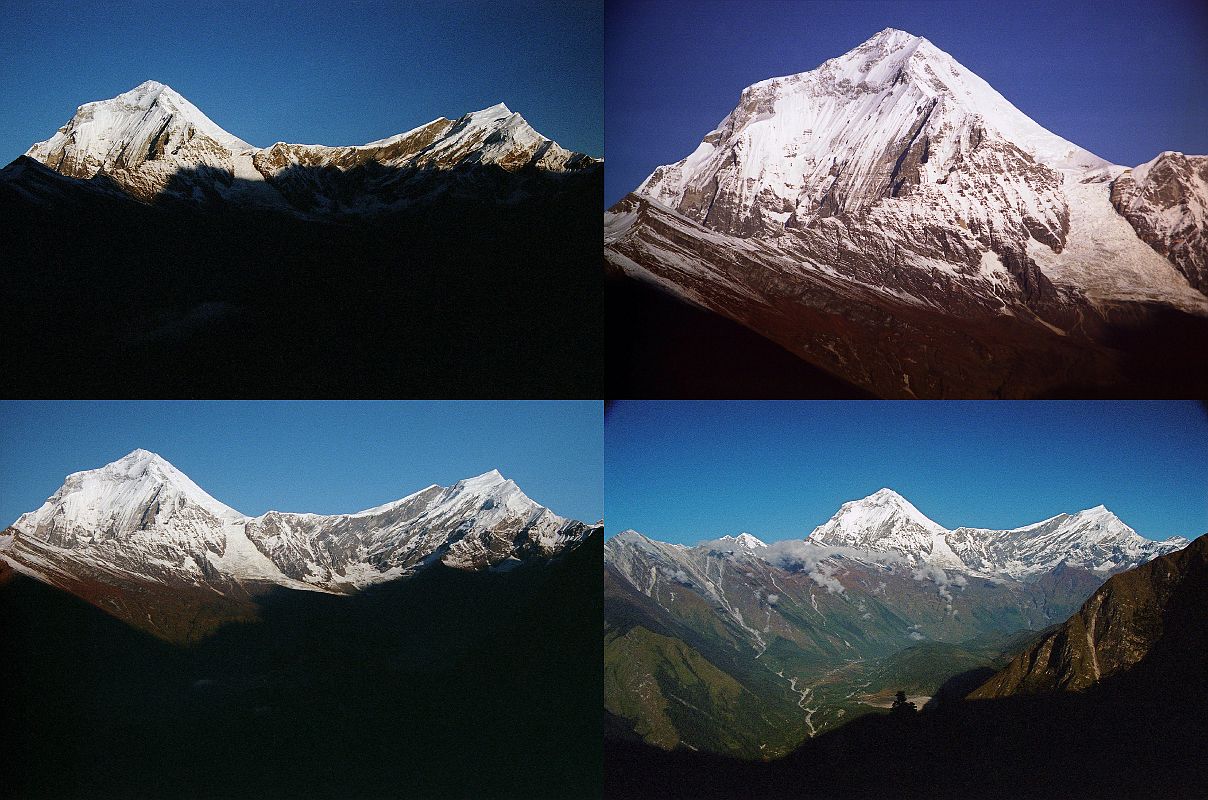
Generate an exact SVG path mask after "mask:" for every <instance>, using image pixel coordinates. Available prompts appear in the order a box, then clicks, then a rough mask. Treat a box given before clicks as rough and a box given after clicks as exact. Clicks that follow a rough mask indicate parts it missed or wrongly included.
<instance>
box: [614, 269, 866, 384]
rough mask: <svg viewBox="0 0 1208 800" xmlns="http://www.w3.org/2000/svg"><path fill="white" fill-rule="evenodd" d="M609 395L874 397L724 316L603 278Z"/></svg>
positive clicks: (638, 286)
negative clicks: (607, 321) (606, 324)
mask: <svg viewBox="0 0 1208 800" xmlns="http://www.w3.org/2000/svg"><path fill="white" fill-rule="evenodd" d="M605 296H606V307H607V308H606V314H607V318H608V320H609V324H608V326H607V336H608V345H607V353H608V360H607V387H608V395H609V396H610V397H696V398H718V399H734V398H763V399H769V398H785V399H787V398H798V397H811V398H815V399H824V398H833V399H844V400H854V399H865V398H871V397H872V395H870V394H869V393H868V392H866V391H864V390H863V389H860V388H859V387H857V386H855V385H854V384H851V383H848V382H847V381H844V380H842V379H841V378H838V377H836V376H834V375H832V374H830V373H829V372H827V371H826V370H824V369H822V368H821V367H816V366H814V365H813V364H811V363H809V362H808V361H805V360H804V359H801V358H798V357H797V356H795V355H793V354H792V353H790V352H789V351H788V350H785V349H784V348H782V347H781V346H780V345H778V344H776V343H775V342H773V341H771V340H770V339H766V338H764V337H763V336H760V335H759V334H758V333H755V332H754V331H752V330H751V329H749V328H747V327H745V326H743V325H740V324H739V323H737V322H733V321H731V320H729V319H727V318H725V317H723V316H721V315H719V314H714V313H713V312H711V311H706V310H705V309H702V308H698V307H696V306H692V305H690V304H688V303H686V302H684V301H682V300H679V299H678V298H675V297H672V296H671V295H669V294H667V293H665V292H661V291H659V290H657V289H653V288H651V287H649V286H647V285H645V284H643V283H640V282H638V281H634V280H631V279H627V278H620V277H616V276H609V277H608V278H607V279H606V280H605Z"/></svg>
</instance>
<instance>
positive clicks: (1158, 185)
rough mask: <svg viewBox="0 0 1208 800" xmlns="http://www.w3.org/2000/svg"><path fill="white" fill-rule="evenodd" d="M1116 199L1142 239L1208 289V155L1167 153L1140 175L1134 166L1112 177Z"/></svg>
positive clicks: (1193, 282) (1192, 281)
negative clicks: (1206, 225) (1137, 177)
mask: <svg viewBox="0 0 1208 800" xmlns="http://www.w3.org/2000/svg"><path fill="white" fill-rule="evenodd" d="M1137 169H1138V170H1142V168H1141V167H1138V168H1137ZM1111 201H1112V205H1113V206H1114V207H1115V209H1116V210H1117V211H1119V212H1120V214H1121V215H1122V216H1123V217H1124V218H1125V219H1127V220H1128V221H1129V223H1130V224H1131V225H1132V226H1133V228H1135V229H1136V231H1137V236H1139V237H1140V238H1141V240H1142V241H1144V242H1145V243H1146V244H1148V245H1149V246H1150V247H1152V248H1153V249H1154V250H1155V251H1157V252H1158V253H1159V254H1160V255H1162V256H1165V257H1166V258H1167V259H1169V260H1170V262H1171V263H1172V264H1174V265H1175V267H1177V268H1178V270H1179V272H1181V273H1183V275H1184V276H1185V277H1186V278H1187V282H1188V283H1190V284H1191V285H1192V286H1194V287H1195V288H1196V289H1198V290H1200V291H1201V292H1203V293H1205V294H1208V230H1206V228H1205V222H1206V221H1208V156H1187V155H1183V154H1182V153H1169V152H1168V153H1163V154H1162V155H1160V156H1158V158H1157V159H1156V160H1155V161H1154V162H1152V164H1151V166H1149V169H1148V170H1143V173H1142V178H1141V180H1140V181H1138V180H1137V179H1136V175H1135V174H1134V171H1128V172H1125V173H1124V174H1123V175H1121V176H1120V177H1119V178H1117V179H1116V180H1115V181H1113V182H1112V187H1111Z"/></svg>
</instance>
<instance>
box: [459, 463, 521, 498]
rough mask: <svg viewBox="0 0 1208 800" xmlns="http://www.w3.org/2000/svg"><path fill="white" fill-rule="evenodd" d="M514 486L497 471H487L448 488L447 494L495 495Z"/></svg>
mask: <svg viewBox="0 0 1208 800" xmlns="http://www.w3.org/2000/svg"><path fill="white" fill-rule="evenodd" d="M515 486H516V484H515V483H513V482H512V481H511V480H509V479H507V478H505V477H503V474H502V473H500V471H499V470H497V469H491V470H487V471H486V472H484V473H482V474H481V475H475V476H474V477H473V478H464V479H462V480H460V481H458V482H457V483H455V484H453V486H451V487H450V488H449V494H451V495H452V494H495V493H498V491H499V490H500V489H505V488H511V487H515Z"/></svg>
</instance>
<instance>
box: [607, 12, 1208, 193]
mask: <svg viewBox="0 0 1208 800" xmlns="http://www.w3.org/2000/svg"><path fill="white" fill-rule="evenodd" d="M605 5H606V10H605V84H606V86H607V95H606V100H605V123H606V136H607V140H608V161H607V163H606V167H605V201H606V202H607V203H608V204H609V205H611V204H612V203H614V202H615V201H617V200H619V199H620V198H621V197H623V196H624V195H625V194H626V193H627V192H630V191H632V190H633V189H634V188H636V187H637V186H638V184H639V183H641V182H642V180H643V179H645V178H646V176H647V175H649V174H650V173H651V172H652V171H653V170H654V168H655V167H657V166H659V165H660V164H669V163H674V162H676V161H679V160H680V159H681V158H683V157H684V156H686V155H688V154H689V153H691V152H692V151H693V150H694V149H696V146H697V145H698V144H699V143H700V141H701V139H703V138H704V136H705V134H706V133H708V132H709V131H711V130H712V129H713V128H714V127H715V126H716V125H717V123H718V122H720V121H721V120H722V118H724V117H725V116H726V115H727V114H729V113H730V111H732V110H733V109H734V107H735V106H736V105H737V104H738V96H739V93H740V92H741V91H742V90H743V89H744V88H745V87H747V86H749V85H750V84H752V83H755V82H757V81H761V80H764V79H766V78H771V77H775V76H780V75H791V74H794V73H797V72H804V71H806V70H811V69H813V68H815V67H817V66H818V65H819V64H821V63H822V62H823V61H825V60H826V59H828V58H833V57H835V56H838V55H842V54H843V53H845V52H847V51H848V50H850V49H852V48H853V47H855V46H856V45H858V44H860V43H861V42H863V41H864V40H865V39H867V38H869V37H870V36H872V35H873V34H874V33H876V32H877V31H879V30H881V29H883V28H887V27H894V28H900V29H902V30H906V31H909V32H910V33H913V34H915V35H918V36H925V37H927V38H928V39H930V40H931V41H932V43H934V44H935V45H936V46H937V47H939V48H940V49H941V50H945V51H947V52H948V53H950V54H951V55H952V56H953V57H954V58H956V60H957V61H959V62H961V63H962V64H964V65H965V66H966V67H968V68H969V69H971V70H973V71H974V72H975V73H977V74H978V75H980V76H981V77H982V78H984V79H985V80H986V81H988V82H989V83H990V85H991V86H993V87H994V88H995V89H997V90H998V91H999V92H1001V93H1002V94H1003V96H1004V97H1006V98H1007V99H1008V100H1009V101H1011V102H1012V103H1013V104H1014V105H1015V106H1016V107H1018V108H1019V109H1020V110H1021V111H1023V112H1024V113H1025V114H1027V115H1028V116H1030V117H1032V119H1034V120H1036V121H1037V122H1039V123H1040V124H1041V125H1043V126H1045V127H1046V128H1048V129H1049V130H1051V131H1053V132H1054V133H1057V134H1059V135H1060V136H1063V137H1065V138H1066V139H1069V140H1070V141H1072V142H1074V143H1075V144H1079V145H1081V146H1082V147H1085V148H1086V149H1088V150H1090V151H1091V152H1093V153H1096V154H1097V155H1099V156H1102V157H1103V158H1106V159H1108V160H1110V161H1113V162H1115V163H1118V164H1124V165H1128V166H1135V165H1136V164H1140V163H1143V162H1145V161H1148V160H1150V159H1151V158H1153V157H1154V156H1156V155H1157V154H1158V153H1160V152H1161V151H1163V150H1181V151H1183V152H1187V153H1208V91H1205V88H1204V87H1205V85H1208V3H1205V2H1204V0H1147V1H1146V2H1144V3H1135V2H1120V0H1105V1H1104V2H1098V1H1095V2H1090V1H1088V0H1065V1H1064V2H1059V3H1056V2H1047V1H1046V2H1035V0H1033V1H1032V2H1011V3H1001V2H989V1H988V0H950V1H948V2H927V1H925V0H917V2H873V1H872V0H867V1H861V2H851V1H850V0H849V1H848V2H821V1H819V2H786V1H784V0H742V2H739V1H738V0H674V1H672V0H663V1H661V2H648V1H647V0H607V2H606V4H605Z"/></svg>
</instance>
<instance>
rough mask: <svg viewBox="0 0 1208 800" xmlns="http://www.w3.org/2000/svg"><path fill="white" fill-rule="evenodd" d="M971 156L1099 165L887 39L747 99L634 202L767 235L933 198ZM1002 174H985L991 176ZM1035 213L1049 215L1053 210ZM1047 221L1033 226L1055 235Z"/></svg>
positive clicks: (1001, 101)
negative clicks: (920, 196)
mask: <svg viewBox="0 0 1208 800" xmlns="http://www.w3.org/2000/svg"><path fill="white" fill-rule="evenodd" d="M983 144H984V145H985V147H984V148H983V150H984V152H985V153H988V152H990V151H991V150H995V149H1001V150H1002V151H1003V153H1014V152H1019V153H1022V154H1023V155H1022V156H1019V158H1021V159H1023V162H1024V163H1023V164H1022V165H1021V168H1023V169H1025V170H1030V169H1032V166H1031V165H1029V164H1028V161H1032V162H1039V163H1040V164H1043V165H1044V166H1045V167H1046V168H1048V169H1064V168H1076V169H1084V170H1085V169H1092V168H1104V167H1108V166H1110V165H1109V164H1108V162H1106V161H1104V160H1103V159H1100V158H1098V157H1097V156H1094V155H1093V154H1091V153H1089V152H1087V151H1085V150H1083V149H1082V148H1079V147H1077V146H1076V145H1074V144H1072V143H1070V142H1068V141H1066V140H1065V139H1062V138H1061V137H1059V136H1056V135H1055V134H1053V133H1050V132H1049V131H1047V130H1045V129H1044V128H1043V127H1041V126H1040V125H1039V124H1037V123H1036V122H1034V121H1033V120H1031V119H1030V118H1028V117H1027V115H1025V114H1024V113H1023V112H1021V111H1019V110H1018V109H1017V108H1015V107H1014V106H1013V105H1011V103H1010V102H1008V101H1007V100H1006V99H1005V98H1004V97H1003V96H1002V95H1000V94H999V93H998V92H996V91H995V90H994V89H993V88H992V87H991V86H990V85H989V84H987V83H986V82H985V81H984V80H982V79H981V78H980V77H978V76H977V75H975V74H974V73H973V72H971V71H970V70H968V69H966V68H965V67H964V66H962V65H961V64H960V63H959V62H957V61H956V59H954V58H952V56H950V55H949V54H948V53H946V52H944V51H943V50H940V49H939V48H938V47H936V46H935V45H933V44H932V43H931V42H929V41H927V40H926V39H923V38H921V37H918V36H912V35H911V34H908V33H906V32H904V31H898V30H895V29H886V30H884V31H881V32H880V33H878V34H876V35H875V36H873V37H872V38H871V39H869V40H868V41H866V42H864V43H863V44H861V45H859V46H858V47H856V48H855V49H853V50H851V51H849V52H847V53H845V54H843V55H841V56H839V57H837V58H833V59H830V60H829V61H826V62H824V63H823V64H822V65H820V66H819V67H817V68H816V69H813V70H810V71H808V72H802V73H797V74H794V75H787V76H783V77H778V78H771V79H768V80H764V81H760V82H758V83H755V84H753V85H751V86H749V87H747V88H746V89H745V90H743V92H742V95H741V99H740V102H739V105H738V107H737V108H735V109H734V111H732V112H731V113H730V115H729V116H727V117H726V118H725V119H724V120H723V121H722V122H721V124H720V125H718V127H717V128H716V129H715V130H713V131H712V132H710V133H709V134H708V135H707V136H706V137H705V139H704V141H703V142H702V143H701V145H700V146H699V147H698V148H697V149H696V151H695V152H693V153H692V154H691V155H689V156H688V157H687V158H685V159H684V160H682V161H680V162H678V163H676V164H671V165H666V166H663V167H659V168H658V169H656V170H655V171H654V172H653V173H652V174H651V176H650V177H649V178H647V180H646V181H645V182H644V183H643V184H642V186H641V187H639V188H638V189H637V190H636V193H637V194H639V195H642V196H644V197H647V198H649V199H651V200H655V201H657V202H659V203H661V204H663V205H666V206H670V207H671V208H674V209H675V210H677V211H680V212H681V213H684V214H686V215H687V216H689V217H691V218H693V219H695V220H697V221H700V222H703V223H704V224H706V225H709V226H710V227H716V228H720V229H721V230H723V231H724V232H728V233H739V234H742V235H755V234H759V233H764V234H774V235H779V233H781V232H783V231H784V230H785V229H786V228H788V229H803V228H808V227H809V226H810V222H811V221H813V220H819V219H825V218H829V217H832V216H835V215H837V214H839V213H842V212H847V213H853V214H854V213H858V212H862V211H864V210H867V209H869V208H870V207H872V206H873V205H875V204H877V203H880V202H882V201H886V200H897V199H898V198H905V197H907V196H908V195H910V194H911V193H912V192H915V191H916V190H915V189H914V187H916V186H917V187H920V188H919V189H918V190H917V191H919V192H922V191H924V187H929V186H936V185H938V186H939V189H938V190H936V189H934V188H928V189H927V191H931V192H936V191H938V192H939V193H940V194H942V193H943V192H944V191H946V189H947V188H948V183H949V180H948V179H947V178H946V177H945V176H947V175H949V174H950V173H951V172H952V171H954V170H962V169H964V170H968V169H969V167H970V164H971V162H970V159H971V158H972V154H973V153H974V151H977V150H979V148H982V146H983ZM979 157H984V153H983V154H982V155H979ZM1002 157H1003V158H1004V159H1006V158H1008V155H1003V156H1002ZM987 163H989V162H987ZM1003 163H1006V162H1005V161H1004V162H1001V163H1000V162H998V161H995V162H994V165H995V167H996V168H997V169H999V170H1000V171H1001V170H1002V169H1003ZM1030 180H1032V182H1033V183H1034V184H1035V186H1033V187H1031V188H1029V189H1028V191H1029V192H1041V193H1049V194H1051V193H1052V192H1053V187H1052V186H1051V185H1050V184H1052V183H1054V182H1056V181H1057V177H1055V176H1054V175H1050V174H1049V173H1047V172H1045V173H1043V175H1041V174H1039V173H1038V175H1037V176H1032V178H1030ZM957 197H958V199H959V194H958V195H957ZM954 202H955V201H954ZM1038 202H1039V203H1040V205H1041V206H1043V207H1044V208H1045V209H1052V207H1054V206H1055V204H1056V203H1057V202H1058V199H1057V198H1056V197H1044V198H1042V199H1041V200H1040V201H1038ZM718 203H721V205H720V206H719V205H718ZM957 205H959V203H957ZM960 213H961V215H963V216H964V217H965V218H966V219H967V218H968V213H969V211H968V210H966V209H964V208H963V207H962V208H961V209H960ZM1054 213H1056V214H1057V217H1055V218H1054V221H1053V222H1051V223H1050V221H1048V220H1046V223H1045V224H1046V225H1051V227H1055V228H1060V220H1059V217H1060V212H1054ZM997 229H998V230H1001V229H1002V228H1001V226H997Z"/></svg>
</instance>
